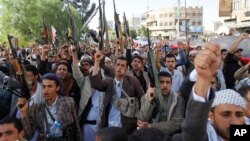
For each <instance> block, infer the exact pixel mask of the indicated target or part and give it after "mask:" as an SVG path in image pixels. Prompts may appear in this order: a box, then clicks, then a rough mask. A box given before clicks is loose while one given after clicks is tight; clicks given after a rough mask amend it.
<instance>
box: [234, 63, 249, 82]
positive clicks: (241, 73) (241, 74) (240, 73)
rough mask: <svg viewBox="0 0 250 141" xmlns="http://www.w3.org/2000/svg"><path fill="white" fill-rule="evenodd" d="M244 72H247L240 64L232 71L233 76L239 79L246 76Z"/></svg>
mask: <svg viewBox="0 0 250 141" xmlns="http://www.w3.org/2000/svg"><path fill="white" fill-rule="evenodd" d="M246 72H247V69H245V66H242V67H241V68H239V69H238V70H237V71H236V72H235V73H234V78H235V79H237V80H239V81H240V80H242V79H244V78H246V77H247V75H246V74H247V73H246Z"/></svg>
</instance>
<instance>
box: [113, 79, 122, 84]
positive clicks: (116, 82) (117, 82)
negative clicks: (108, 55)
mask: <svg viewBox="0 0 250 141" xmlns="http://www.w3.org/2000/svg"><path fill="white" fill-rule="evenodd" d="M114 80H115V81H114V82H115V85H117V84H119V83H120V84H121V85H122V83H123V80H122V81H118V80H117V79H116V78H115V79H114Z"/></svg>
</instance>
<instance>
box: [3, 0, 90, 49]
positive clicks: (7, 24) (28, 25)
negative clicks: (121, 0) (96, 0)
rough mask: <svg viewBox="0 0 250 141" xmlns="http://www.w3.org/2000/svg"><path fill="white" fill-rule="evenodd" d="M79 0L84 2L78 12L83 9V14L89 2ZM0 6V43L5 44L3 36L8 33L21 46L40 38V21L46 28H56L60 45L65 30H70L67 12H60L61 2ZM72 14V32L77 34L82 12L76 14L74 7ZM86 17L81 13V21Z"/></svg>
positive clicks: (26, 0)
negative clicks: (16, 37)
mask: <svg viewBox="0 0 250 141" xmlns="http://www.w3.org/2000/svg"><path fill="white" fill-rule="evenodd" d="M82 1H84V3H83V4H82V9H83V8H86V10H85V11H83V12H89V11H88V10H87V7H88V4H89V0H82ZM85 4H86V5H85ZM0 5H1V7H0V10H1V14H0V18H1V20H0V25H2V26H1V27H0V31H1V32H2V35H1V37H0V41H4V40H5V41H6V38H7V34H12V35H15V36H18V37H19V38H20V40H24V44H25V45H27V44H26V43H27V42H28V41H30V40H33V41H34V40H36V39H38V38H40V34H41V32H42V29H43V22H42V19H43V18H44V19H45V22H46V24H47V25H49V26H54V27H55V28H56V30H57V32H56V34H57V37H58V39H59V41H61V42H63V41H64V40H65V39H66V37H65V36H66V29H67V28H68V27H70V21H69V14H68V11H67V10H63V7H64V6H65V4H64V2H62V1H61V0H0ZM83 5H84V7H83ZM72 12H73V16H74V18H75V23H76V28H77V30H76V31H80V28H81V25H82V23H83V12H79V9H77V8H74V7H72ZM87 15H88V14H85V18H87ZM79 35H80V33H77V38H78V39H79Z"/></svg>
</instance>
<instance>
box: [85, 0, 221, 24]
mask: <svg viewBox="0 0 250 141" xmlns="http://www.w3.org/2000/svg"><path fill="white" fill-rule="evenodd" d="M101 1H102V0H101ZM105 1H106V17H107V20H113V18H114V9H113V0H105ZM180 1H181V6H184V3H185V0H180ZM208 1H209V2H208ZM91 2H95V3H96V4H98V0H91ZM115 2H116V11H117V13H120V14H123V12H125V13H126V16H127V17H128V18H129V17H132V16H139V15H141V14H143V13H145V12H146V11H147V9H148V7H149V9H150V10H151V9H159V8H166V7H172V6H177V0H115ZM186 3H187V6H197V5H198V6H203V16H204V17H203V19H204V21H203V22H204V24H206V23H209V22H212V21H217V20H219V18H218V13H219V12H218V9H219V6H218V3H219V0H186ZM98 17H99V13H97V14H96V16H95V18H94V19H93V20H92V22H91V23H90V24H89V26H90V28H96V27H97V26H98ZM121 18H122V17H120V19H121Z"/></svg>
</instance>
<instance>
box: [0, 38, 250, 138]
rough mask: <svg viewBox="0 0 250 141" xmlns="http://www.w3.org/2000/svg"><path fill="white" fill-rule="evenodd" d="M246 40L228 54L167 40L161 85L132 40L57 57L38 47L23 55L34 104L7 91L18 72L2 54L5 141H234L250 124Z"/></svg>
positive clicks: (161, 52) (160, 46) (0, 120)
mask: <svg viewBox="0 0 250 141" xmlns="http://www.w3.org/2000/svg"><path fill="white" fill-rule="evenodd" d="M246 38H248V34H247V33H244V34H242V35H241V36H240V37H239V39H237V40H236V41H234V42H233V45H232V46H231V47H229V49H228V50H226V49H221V48H220V47H219V45H217V44H211V43H208V44H206V45H205V46H204V47H197V48H196V49H191V48H190V47H189V46H188V44H184V43H183V42H178V46H177V47H171V46H169V44H168V41H166V40H162V41H160V42H159V43H156V45H155V46H154V47H153V50H154V57H155V64H156V65H155V66H156V68H157V71H158V73H157V76H158V79H153V75H152V70H151V67H150V66H152V64H149V61H148V60H149V59H150V58H148V55H147V53H148V50H149V46H148V45H144V46H142V45H137V46H134V45H133V44H132V43H131V41H130V39H128V41H127V47H126V49H125V50H124V52H122V50H120V46H119V42H117V41H114V42H110V43H108V44H105V47H104V49H103V50H98V46H97V45H89V44H86V43H83V44H80V46H79V49H76V48H75V47H72V46H71V45H70V44H67V43H65V44H63V45H62V46H61V47H60V50H59V51H58V53H57V54H51V48H52V47H51V46H50V45H43V46H38V45H35V44H34V45H32V46H31V47H29V48H28V49H19V50H18V51H17V54H18V57H19V58H20V59H21V61H22V64H23V65H24V68H25V73H26V77H27V78H26V79H28V80H29V81H30V82H31V83H29V85H30V86H29V95H30V99H26V98H23V97H17V96H16V95H14V94H13V93H12V92H11V91H9V90H8V89H6V86H5V85H6V84H5V83H4V81H5V78H6V76H8V77H10V78H11V79H12V81H13V83H11V84H13V85H14V84H15V83H14V82H17V80H16V76H17V72H16V71H15V67H13V60H14V59H15V58H14V57H13V54H12V52H11V50H10V49H9V48H7V47H6V46H1V50H0V107H1V108H0V141H14V140H20V141H24V140H29V141H118V140H119V141H151V140H157V141H229V140H230V137H229V128H230V125H231V124H234V125H244V124H247V125H248V124H250V104H249V101H250V79H249V76H250V75H249V73H250V63H247V64H245V63H244V62H242V61H241V57H242V54H241V53H242V52H243V51H244V49H240V48H238V46H239V44H240V42H241V41H243V40H244V39H246ZM166 48H169V50H166ZM154 80H159V84H160V87H159V88H158V89H160V93H157V92H159V91H158V90H157V88H156V87H154V86H153V85H152V81H154ZM9 87H11V86H9ZM11 88H12V89H15V86H13V87H11ZM16 89H17V88H16Z"/></svg>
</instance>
